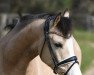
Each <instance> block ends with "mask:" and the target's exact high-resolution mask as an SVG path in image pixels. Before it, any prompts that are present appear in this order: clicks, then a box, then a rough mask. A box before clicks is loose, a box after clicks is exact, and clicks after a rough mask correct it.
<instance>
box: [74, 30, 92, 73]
mask: <svg viewBox="0 0 94 75" xmlns="http://www.w3.org/2000/svg"><path fill="white" fill-rule="evenodd" d="M73 35H74V37H75V39H76V40H77V42H78V44H79V45H80V47H81V50H82V65H81V70H82V72H84V71H85V70H86V69H88V67H89V66H90V64H91V62H92V61H93V60H94V33H93V32H87V31H77V30H76V31H74V33H73Z"/></svg>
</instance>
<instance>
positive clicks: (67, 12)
mask: <svg viewBox="0 0 94 75" xmlns="http://www.w3.org/2000/svg"><path fill="white" fill-rule="evenodd" d="M63 16H64V17H67V18H69V17H70V14H69V10H68V9H66V10H65V11H64V13H63Z"/></svg>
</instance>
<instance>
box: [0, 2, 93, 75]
mask: <svg viewBox="0 0 94 75" xmlns="http://www.w3.org/2000/svg"><path fill="white" fill-rule="evenodd" d="M66 8H68V9H69V10H70V14H71V19H72V24H73V35H74V37H75V39H76V40H77V42H78V44H79V45H80V47H81V50H82V57H83V58H82V65H81V70H82V72H83V74H84V75H94V72H93V71H94V0H0V36H1V32H2V29H3V28H4V27H5V26H6V25H7V23H12V19H13V18H15V17H17V13H18V12H21V13H30V14H35V13H47V12H51V13H52V12H54V13H56V12H59V11H61V12H63V11H64V9H66Z"/></svg>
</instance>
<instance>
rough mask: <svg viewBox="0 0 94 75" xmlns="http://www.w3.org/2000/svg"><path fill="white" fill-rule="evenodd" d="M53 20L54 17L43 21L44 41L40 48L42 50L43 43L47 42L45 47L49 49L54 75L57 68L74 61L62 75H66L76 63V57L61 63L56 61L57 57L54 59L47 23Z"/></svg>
mask: <svg viewBox="0 0 94 75" xmlns="http://www.w3.org/2000/svg"><path fill="white" fill-rule="evenodd" d="M53 19H55V16H48V18H47V19H46V21H45V26H44V36H45V40H44V43H43V46H42V50H43V48H44V45H45V42H47V45H48V48H49V52H50V55H51V58H52V60H53V63H54V69H53V71H54V73H55V74H57V73H58V72H57V69H58V67H59V66H60V65H62V64H66V63H69V62H72V61H74V62H73V63H72V65H71V66H70V67H69V68H68V70H67V71H66V72H65V73H64V75H67V74H68V72H69V70H70V69H71V68H72V67H73V65H74V64H75V63H78V61H77V57H76V56H72V57H70V58H68V59H66V60H63V61H61V62H59V61H58V59H57V57H56V55H55V53H54V50H53V48H52V46H51V43H50V39H49V26H50V24H49V23H50V21H51V20H53Z"/></svg>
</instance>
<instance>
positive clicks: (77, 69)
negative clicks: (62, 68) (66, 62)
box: [66, 37, 82, 75]
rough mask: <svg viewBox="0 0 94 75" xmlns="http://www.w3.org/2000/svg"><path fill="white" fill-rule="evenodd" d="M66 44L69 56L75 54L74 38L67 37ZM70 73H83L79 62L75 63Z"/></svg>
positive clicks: (72, 74) (74, 74)
mask: <svg viewBox="0 0 94 75" xmlns="http://www.w3.org/2000/svg"><path fill="white" fill-rule="evenodd" d="M66 46H67V50H68V56H67V58H69V57H72V56H75V54H74V49H73V39H72V37H70V38H69V39H67V41H66ZM68 75H82V73H81V71H80V67H79V65H78V63H75V64H74V65H73V67H72V68H71V69H70V71H69V72H68Z"/></svg>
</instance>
